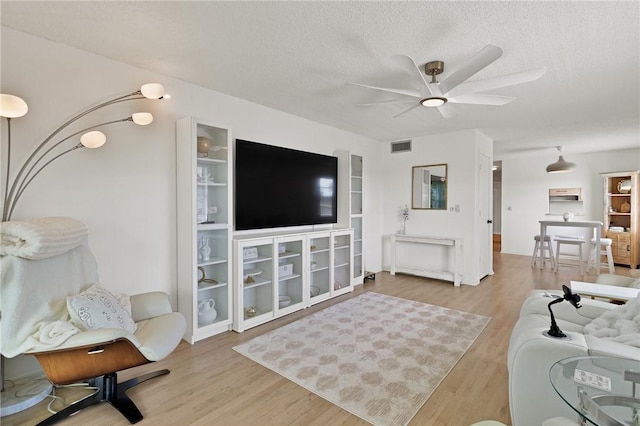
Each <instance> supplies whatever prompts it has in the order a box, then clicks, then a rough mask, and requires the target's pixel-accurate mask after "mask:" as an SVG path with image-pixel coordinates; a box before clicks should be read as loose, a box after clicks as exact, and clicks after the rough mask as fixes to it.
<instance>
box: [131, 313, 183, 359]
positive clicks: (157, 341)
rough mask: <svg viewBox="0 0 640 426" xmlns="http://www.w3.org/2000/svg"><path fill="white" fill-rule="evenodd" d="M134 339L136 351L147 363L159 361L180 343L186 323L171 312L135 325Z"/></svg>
mask: <svg viewBox="0 0 640 426" xmlns="http://www.w3.org/2000/svg"><path fill="white" fill-rule="evenodd" d="M137 325H138V330H137V331H136V334H135V337H136V338H137V339H138V341H139V342H140V346H139V347H138V350H139V351H140V353H142V355H143V356H144V357H145V358H147V359H148V360H149V361H159V360H161V359H162V358H164V357H166V356H167V355H169V354H170V353H171V352H172V351H173V350H174V349H175V348H176V346H178V343H180V340H181V339H182V336H183V335H184V332H185V330H186V328H187V322H186V321H185V319H184V317H183V316H182V315H181V314H180V313H178V312H171V313H168V314H165V315H160V316H157V317H154V318H151V319H148V320H144V321H140V322H138V323H137Z"/></svg>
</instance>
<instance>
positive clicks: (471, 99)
mask: <svg viewBox="0 0 640 426" xmlns="http://www.w3.org/2000/svg"><path fill="white" fill-rule="evenodd" d="M515 100H516V98H514V97H512V96H498V95H484V94H471V95H460V96H456V97H454V98H448V101H449V102H451V103H454V104H474V105H506V104H508V103H509V102H513V101H515Z"/></svg>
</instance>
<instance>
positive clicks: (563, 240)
mask: <svg viewBox="0 0 640 426" xmlns="http://www.w3.org/2000/svg"><path fill="white" fill-rule="evenodd" d="M555 240H556V244H557V245H556V266H555V268H554V272H558V266H560V265H563V266H573V267H578V268H580V275H584V265H583V264H582V246H584V244H585V243H586V241H585V240H584V238H582V237H562V236H558V237H556V238H555ZM563 245H565V246H576V247H578V254H575V253H573V252H563V251H562V246H563ZM560 256H568V257H572V258H575V259H577V261H578V263H577V264H575V263H568V262H560Z"/></svg>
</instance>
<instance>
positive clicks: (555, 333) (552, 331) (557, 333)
mask: <svg viewBox="0 0 640 426" xmlns="http://www.w3.org/2000/svg"><path fill="white" fill-rule="evenodd" d="M562 292H563V295H562V296H558V297H557V298H556V299H555V300H552V301H551V302H549V304H548V305H547V307H548V308H549V313H550V314H551V327H550V328H549V331H547V332H546V333H545V335H547V336H549V337H557V338H564V337H567V335H566V334H564V333H563V332H562V330H560V327H558V324H557V323H556V318H555V316H554V315H553V311H552V310H551V305H553V304H556V303H560V302H562V301H564V300H568V301H569V303H571V304H572V305H573V306H574V307H575V308H576V309H580V308H581V307H582V305H580V303H579V302H580V295H578V294H573V293H571V289H570V288H569V287H567V286H566V285H564V284H563V285H562Z"/></svg>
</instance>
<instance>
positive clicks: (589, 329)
mask: <svg viewBox="0 0 640 426" xmlns="http://www.w3.org/2000/svg"><path fill="white" fill-rule="evenodd" d="M584 334H590V335H592V336H595V337H600V338H602V339H607V340H611V341H614V342H618V343H624V344H625V345H629V346H635V347H638V348H640V298H635V299H632V300H630V301H628V302H627V303H626V304H624V305H621V306H619V307H617V308H615V309H612V310H611V311H608V312H605V313H604V314H602V315H600V316H599V317H598V318H596V319H594V320H593V321H591V322H590V323H589V324H587V325H586V326H585V327H584Z"/></svg>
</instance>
